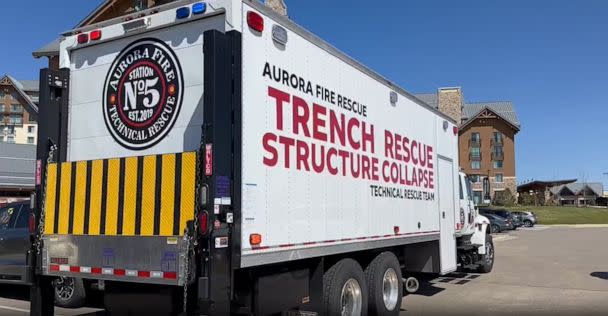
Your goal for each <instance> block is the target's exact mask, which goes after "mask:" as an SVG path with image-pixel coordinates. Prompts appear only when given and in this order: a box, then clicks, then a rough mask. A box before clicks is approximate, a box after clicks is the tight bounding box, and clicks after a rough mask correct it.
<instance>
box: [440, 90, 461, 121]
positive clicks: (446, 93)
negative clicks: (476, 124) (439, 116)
mask: <svg viewBox="0 0 608 316" xmlns="http://www.w3.org/2000/svg"><path fill="white" fill-rule="evenodd" d="M437 97H438V100H437V105H438V109H439V111H441V112H442V113H444V114H445V115H447V116H449V117H450V118H452V119H453V120H454V121H456V123H457V124H460V122H461V120H462V107H463V105H464V102H463V98H462V91H461V89H460V88H440V89H439V90H438V92H437Z"/></svg>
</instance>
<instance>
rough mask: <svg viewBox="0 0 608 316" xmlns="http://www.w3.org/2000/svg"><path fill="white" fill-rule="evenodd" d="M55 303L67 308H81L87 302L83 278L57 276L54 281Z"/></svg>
mask: <svg viewBox="0 0 608 316" xmlns="http://www.w3.org/2000/svg"><path fill="white" fill-rule="evenodd" d="M53 288H54V290H55V305H57V306H59V307H65V308H80V307H83V306H84V304H85V303H86V291H85V288H84V282H83V281H82V279H77V278H64V277H61V278H57V279H56V280H55V281H53Z"/></svg>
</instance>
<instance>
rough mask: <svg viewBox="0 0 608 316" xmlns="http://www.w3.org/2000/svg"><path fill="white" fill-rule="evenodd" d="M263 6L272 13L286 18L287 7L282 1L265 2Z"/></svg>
mask: <svg viewBox="0 0 608 316" xmlns="http://www.w3.org/2000/svg"><path fill="white" fill-rule="evenodd" d="M264 4H266V6H267V7H269V8H271V9H272V10H273V11H274V12H276V13H278V14H279V15H282V16H287V5H286V4H285V1H283V0H265V1H264Z"/></svg>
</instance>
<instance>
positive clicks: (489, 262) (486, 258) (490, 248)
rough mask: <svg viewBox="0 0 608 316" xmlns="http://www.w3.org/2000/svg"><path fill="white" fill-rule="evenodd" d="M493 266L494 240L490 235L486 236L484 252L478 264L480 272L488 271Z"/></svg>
mask: <svg viewBox="0 0 608 316" xmlns="http://www.w3.org/2000/svg"><path fill="white" fill-rule="evenodd" d="M493 267H494V242H493V241H492V235H487V236H486V254H485V255H483V257H482V259H481V263H480V265H479V272H480V273H490V272H491V271H492V268H493Z"/></svg>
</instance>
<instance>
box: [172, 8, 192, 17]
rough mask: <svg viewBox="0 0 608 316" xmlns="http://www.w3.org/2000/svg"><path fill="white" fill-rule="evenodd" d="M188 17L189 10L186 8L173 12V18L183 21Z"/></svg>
mask: <svg viewBox="0 0 608 316" xmlns="http://www.w3.org/2000/svg"><path fill="white" fill-rule="evenodd" d="M189 16H190V8H188V7H183V8H179V9H177V11H175V17H176V18H178V19H185V18H187V17H189Z"/></svg>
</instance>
